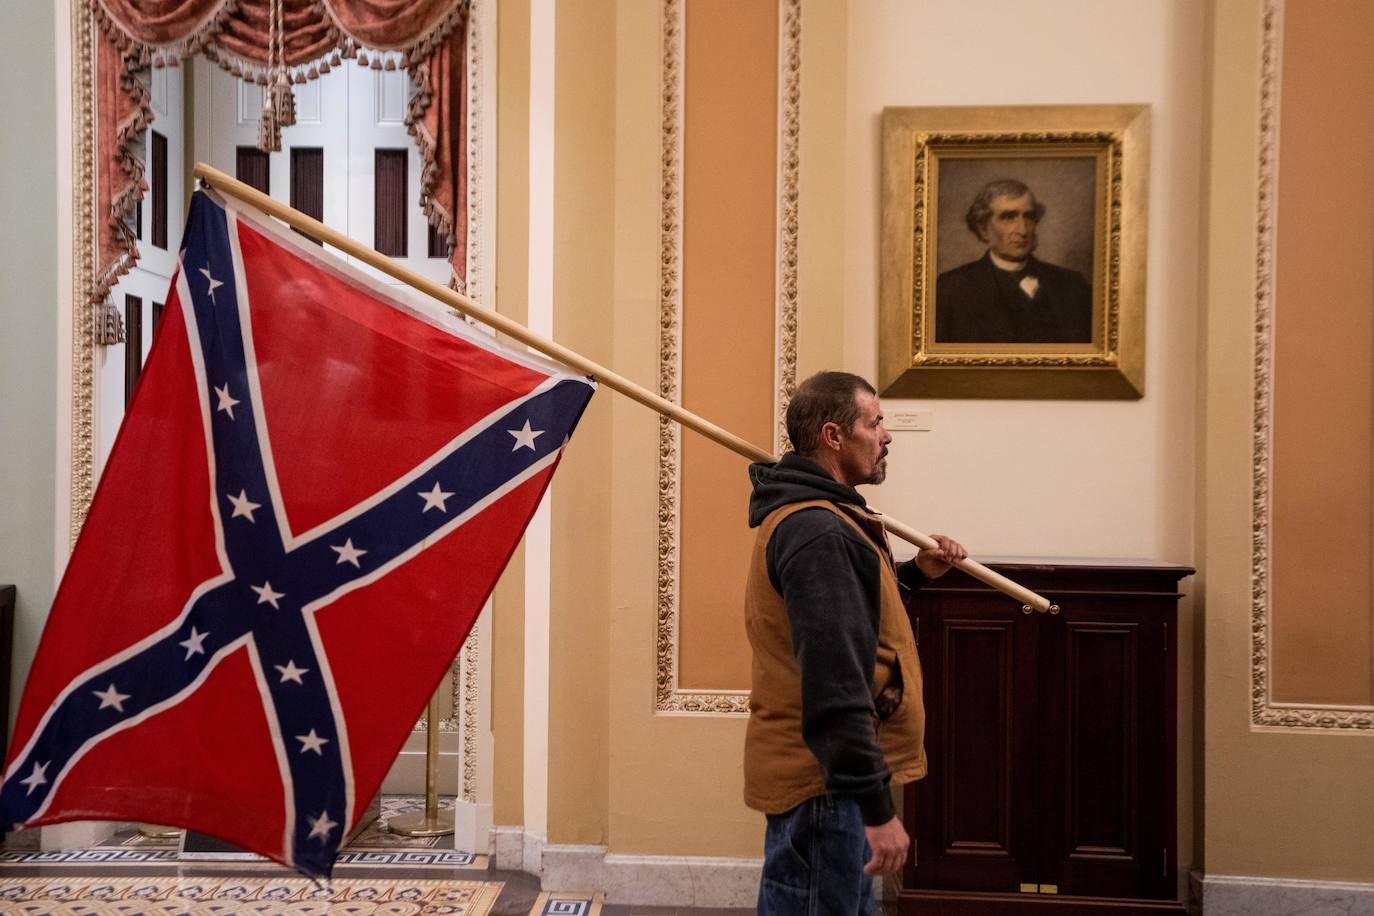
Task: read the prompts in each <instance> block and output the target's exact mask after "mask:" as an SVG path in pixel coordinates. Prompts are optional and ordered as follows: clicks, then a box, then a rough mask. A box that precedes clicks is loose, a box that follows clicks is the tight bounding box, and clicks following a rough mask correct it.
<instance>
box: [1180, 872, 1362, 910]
mask: <svg viewBox="0 0 1374 916" xmlns="http://www.w3.org/2000/svg"><path fill="white" fill-rule="evenodd" d="M1199 884H1200V885H1201V898H1202V916H1270V914H1273V913H1340V914H1341V916H1374V884H1365V883H1362V882H1353V881H1305V880H1302V879H1299V878H1257V877H1251V876H1247V875H1203V876H1202V880H1201V881H1200V882H1199Z"/></svg>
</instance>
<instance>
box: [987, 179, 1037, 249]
mask: <svg viewBox="0 0 1374 916" xmlns="http://www.w3.org/2000/svg"><path fill="white" fill-rule="evenodd" d="M991 207H992V215H991V216H989V217H988V224H987V227H986V228H985V229H984V230H983V241H984V242H986V243H987V246H988V248H989V249H990V250H991V251H992V253H993V254H995V255H997V256H998V257H999V258H1006V259H1007V260H1008V261H1024V260H1025V259H1026V258H1028V257H1030V253H1031V252H1032V251H1034V250H1035V224H1036V217H1035V198H1034V197H1033V196H1032V195H1031V194H1030V192H1029V191H1028V192H1026V193H1025V194H1022V195H1021V196H1020V197H1006V196H998V197H994V198H993V199H992V203H991Z"/></svg>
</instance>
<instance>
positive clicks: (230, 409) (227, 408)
mask: <svg viewBox="0 0 1374 916" xmlns="http://www.w3.org/2000/svg"><path fill="white" fill-rule="evenodd" d="M215 395H216V396H217V397H218V398H219V403H218V404H216V405H215V410H222V411H224V412H225V413H227V414H228V415H229V419H231V420H232V419H234V405H235V404H237V403H238V402H239V401H238V398H231V397H229V383H228V382H225V383H224V387H222V388H216V389H215Z"/></svg>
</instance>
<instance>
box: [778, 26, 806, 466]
mask: <svg viewBox="0 0 1374 916" xmlns="http://www.w3.org/2000/svg"><path fill="white" fill-rule="evenodd" d="M782 6H783V9H782V16H781V17H780V18H781V21H782V34H781V36H780V47H781V49H782V55H781V57H782V79H781V80H780V81H779V88H780V93H779V95H780V97H779V110H780V111H781V112H782V118H781V124H782V131H781V136H780V137H779V141H780V142H779V154H780V155H779V157H778V240H779V243H780V244H779V248H780V251H779V258H778V342H777V360H778V363H777V378H776V384H777V389H778V393H777V405H776V407H777V411H776V416H775V418H774V420H775V423H774V425H775V427H776V433H775V435H774V437H773V451H774V453H775V454H779V455H780V454H782V453H783V452H785V451H787V450H789V449H790V448H791V447H792V444H791V443H790V442H789V441H788V439H787V405H788V403H789V402H790V401H791V400H792V393H793V392H794V391H796V389H797V228H798V214H797V211H798V203H799V200H800V196H801V195H800V191H799V189H798V184H799V180H798V179H799V173H800V171H801V168H800V166H801V157H800V146H801V0H782Z"/></svg>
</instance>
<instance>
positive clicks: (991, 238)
mask: <svg viewBox="0 0 1374 916" xmlns="http://www.w3.org/2000/svg"><path fill="white" fill-rule="evenodd" d="M1046 218H1047V208H1046V205H1045V204H1044V203H1042V202H1041V201H1040V200H1039V199H1038V198H1037V197H1036V194H1035V191H1034V190H1033V189H1032V188H1031V187H1030V186H1029V185H1027V184H1026V183H1024V182H1022V181H1020V180H1018V179H1015V178H997V179H994V180H992V181H989V182H987V183H986V184H985V185H983V187H982V189H981V190H980V191H979V192H978V194H977V195H976V196H975V197H974V198H973V201H972V203H971V204H969V206H968V210H967V211H966V213H965V214H964V223H965V225H966V226H967V228H968V231H969V232H970V233H972V234H973V236H974V237H975V238H976V239H977V242H978V243H979V244H981V245H982V246H983V247H984V251H983V254H982V257H979V258H977V259H976V260H972V261H969V262H968V263H965V264H961V265H960V266H957V267H952V268H950V269H942V270H941V272H940V274H939V276H938V278H937V280H936V286H935V340H936V342H938V343H1091V342H1092V339H1093V337H1092V332H1093V309H1092V300H1093V297H1092V286H1091V284H1090V283H1089V282H1088V280H1087V278H1085V277H1084V276H1083V274H1082V273H1081V272H1079V271H1078V270H1074V269H1073V268H1071V267H1064V266H1060V265H1058V264H1051V263H1048V262H1046V261H1042V260H1041V259H1039V258H1037V257H1036V256H1035V251H1036V246H1037V244H1038V241H1039V236H1038V232H1039V229H1040V224H1041V223H1042V221H1044V220H1045V219H1046ZM943 266H944V265H941V267H943Z"/></svg>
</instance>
